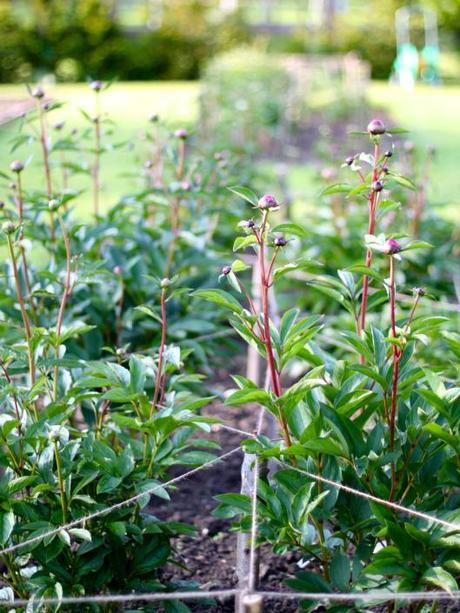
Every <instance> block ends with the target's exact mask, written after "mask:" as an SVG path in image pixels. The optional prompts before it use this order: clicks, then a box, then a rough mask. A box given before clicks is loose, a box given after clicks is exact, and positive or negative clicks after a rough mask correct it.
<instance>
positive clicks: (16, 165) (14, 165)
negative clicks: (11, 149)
mask: <svg viewBox="0 0 460 613" xmlns="http://www.w3.org/2000/svg"><path fill="white" fill-rule="evenodd" d="M10 170H11V171H12V172H17V173H18V174H19V173H20V172H21V171H23V170H24V164H23V163H22V162H20V161H19V160H14V161H13V162H11V164H10Z"/></svg>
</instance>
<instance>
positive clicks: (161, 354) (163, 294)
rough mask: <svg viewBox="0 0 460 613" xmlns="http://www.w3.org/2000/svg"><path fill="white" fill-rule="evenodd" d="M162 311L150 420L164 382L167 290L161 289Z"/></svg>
mask: <svg viewBox="0 0 460 613" xmlns="http://www.w3.org/2000/svg"><path fill="white" fill-rule="evenodd" d="M160 309H161V342H160V351H159V354H158V367H157V376H156V380H155V390H154V392H153V398H152V405H151V408H150V419H151V418H152V417H153V414H154V412H155V410H156V408H157V404H158V398H159V396H160V391H161V387H162V384H161V381H162V370H163V358H164V351H165V343H166V288H164V287H163V288H162V289H161V298H160Z"/></svg>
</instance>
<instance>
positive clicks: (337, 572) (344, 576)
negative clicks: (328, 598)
mask: <svg viewBox="0 0 460 613" xmlns="http://www.w3.org/2000/svg"><path fill="white" fill-rule="evenodd" d="M330 572H331V580H332V582H333V583H334V584H335V586H336V587H337V588H338V589H339V591H340V592H347V591H348V589H349V583H350V575H351V565H350V560H349V558H348V556H347V555H345V554H344V553H343V552H342V551H340V549H337V551H336V552H335V554H334V556H333V558H332V560H331V566H330Z"/></svg>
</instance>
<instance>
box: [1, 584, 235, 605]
mask: <svg viewBox="0 0 460 613" xmlns="http://www.w3.org/2000/svg"><path fill="white" fill-rule="evenodd" d="M237 593H238V590H230V589H229V590H211V591H208V592H191V591H190V592H167V593H164V594H161V593H159V592H153V593H145V594H101V595H98V596H63V597H62V598H37V599H35V600H33V599H32V598H31V599H29V600H25V599H21V600H11V601H3V602H2V601H0V607H9V608H11V607H13V606H14V607H24V606H26V605H28V604H30V603H31V602H35V603H37V604H40V605H55V604H60V605H69V604H85V603H109V602H141V601H143V602H155V601H158V600H198V599H201V598H222V599H223V598H230V597H231V596H235V595H236V594H237Z"/></svg>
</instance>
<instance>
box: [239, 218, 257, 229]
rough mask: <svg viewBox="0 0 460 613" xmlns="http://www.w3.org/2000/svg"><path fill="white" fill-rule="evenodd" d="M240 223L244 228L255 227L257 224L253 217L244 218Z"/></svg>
mask: <svg viewBox="0 0 460 613" xmlns="http://www.w3.org/2000/svg"><path fill="white" fill-rule="evenodd" d="M238 225H239V226H241V227H242V228H253V227H254V226H255V225H256V224H255V221H254V220H253V219H243V221H240V223H239V224H238Z"/></svg>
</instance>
